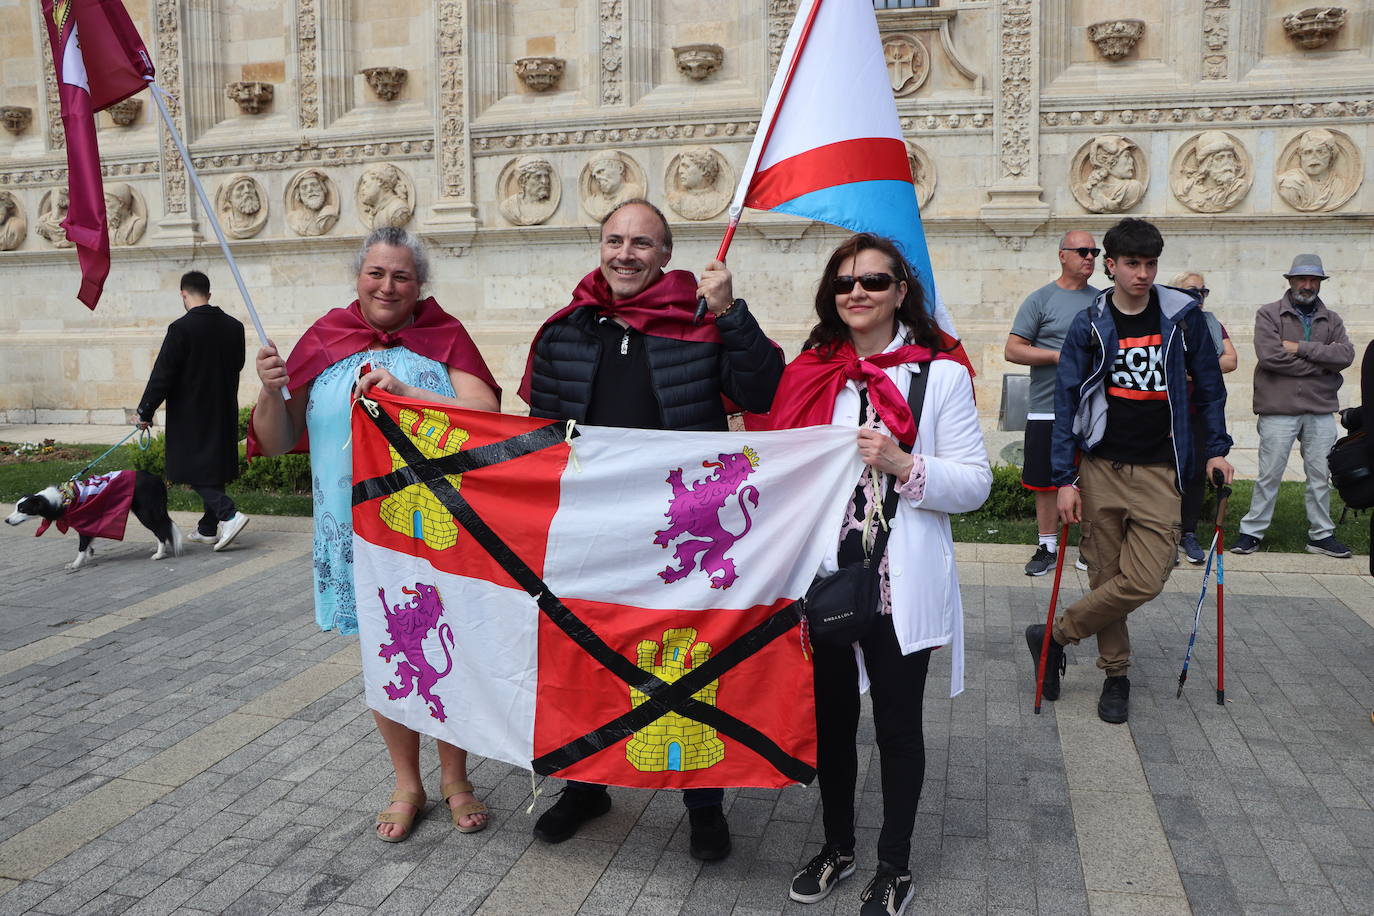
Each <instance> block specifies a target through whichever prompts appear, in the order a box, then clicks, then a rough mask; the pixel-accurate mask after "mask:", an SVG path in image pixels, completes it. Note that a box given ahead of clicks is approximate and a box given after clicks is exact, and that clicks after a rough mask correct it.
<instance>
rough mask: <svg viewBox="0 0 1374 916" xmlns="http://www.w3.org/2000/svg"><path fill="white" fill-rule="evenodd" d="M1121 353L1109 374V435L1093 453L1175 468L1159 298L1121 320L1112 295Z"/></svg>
mask: <svg viewBox="0 0 1374 916" xmlns="http://www.w3.org/2000/svg"><path fill="white" fill-rule="evenodd" d="M1107 307H1108V308H1109V309H1110V310H1111V315H1112V320H1113V321H1114V322H1115V323H1116V336H1117V341H1118V343H1117V351H1116V358H1115V359H1114V360H1113V361H1112V365H1111V368H1110V371H1109V372H1108V373H1107V378H1106V386H1107V429H1106V432H1105V433H1103V435H1102V441H1101V442H1099V443H1098V445H1097V448H1095V449H1093V450H1092V453H1093V454H1094V455H1096V456H1097V457H1099V458H1105V459H1107V460H1109V461H1120V462H1122V463H1124V464H1170V465H1171V464H1173V463H1174V443H1173V428H1172V425H1171V422H1170V412H1169V390H1168V386H1167V385H1166V384H1165V378H1164V337H1163V334H1162V333H1161V331H1160V329H1161V327H1162V315H1161V313H1160V310H1159V296H1158V295H1157V294H1156V293H1155V291H1154V290H1153V289H1152V290H1150V301H1149V304H1148V305H1146V306H1145V310H1144V311H1142V312H1141V313H1140V314H1138V315H1125V314H1122V313H1121V312H1120V311H1119V310H1118V309H1117V307H1116V305H1115V304H1113V302H1112V294H1111V293H1110V292H1109V293H1108V294H1107Z"/></svg>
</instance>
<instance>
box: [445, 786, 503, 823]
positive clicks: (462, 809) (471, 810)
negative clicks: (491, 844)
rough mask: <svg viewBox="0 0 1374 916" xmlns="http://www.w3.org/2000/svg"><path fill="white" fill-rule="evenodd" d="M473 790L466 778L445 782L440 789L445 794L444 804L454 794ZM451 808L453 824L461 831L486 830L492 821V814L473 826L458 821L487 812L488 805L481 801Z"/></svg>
mask: <svg viewBox="0 0 1374 916" xmlns="http://www.w3.org/2000/svg"><path fill="white" fill-rule="evenodd" d="M471 791H472V783H471V782H468V781H467V780H466V779H459V780H457V781H455V782H446V783H444V784H443V786H441V787H440V789H439V794H440V795H442V796H443V798H444V804H446V805H447V804H448V800H449V799H450V798H452V797H453V796H455V795H457V794H459V793H461V792H471ZM449 810H450V811H451V812H452V814H453V826H454V827H455V828H456V829H457V830H458V832H459V833H477V832H478V831H479V830H486V829H487V824H490V823H491V816H490V815H488V816H487V818H486V820H484V821H481V822H480V823H477V824H473V825H472V826H471V827H464V826H463V825H462V824H460V823H458V820H459V818H464V817H469V816H471V815H474V814H487V806H486V805H484V804H482V803H481V802H479V801H472V802H464V803H463V804H461V805H459V806H458V807H456V808H452V807H451V808H450V809H449Z"/></svg>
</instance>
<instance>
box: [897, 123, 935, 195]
mask: <svg viewBox="0 0 1374 916" xmlns="http://www.w3.org/2000/svg"><path fill="white" fill-rule="evenodd" d="M903 142H905V143H906V161H907V164H908V165H910V166H911V180H912V181H913V182H914V183H915V184H916V203H917V205H919V206H920V208H921V209H922V210H924V209H925V208H926V204H928V203H930V198H931V197H932V196H933V195H934V194H935V180H936V179H935V163H934V162H932V161H931V158H930V154H929V153H927V152H926V151H925V150H923V149H921V148H920V147H919V146H917V145H916V144H915V143H912V142H911V141H910V140H906V141H903Z"/></svg>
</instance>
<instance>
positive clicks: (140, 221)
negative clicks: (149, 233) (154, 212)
mask: <svg viewBox="0 0 1374 916" xmlns="http://www.w3.org/2000/svg"><path fill="white" fill-rule="evenodd" d="M105 219H106V221H107V222H108V223H109V226H110V244H111V245H133V244H135V243H136V242H137V241H138V240H139V239H141V238H143V233H144V231H145V230H146V229H147V228H148V206H147V205H146V204H145V203H144V202H143V195H142V194H140V193H138V191H136V190H134V186H133V185H130V184H124V183H122V182H121V183H119V184H107V185H105Z"/></svg>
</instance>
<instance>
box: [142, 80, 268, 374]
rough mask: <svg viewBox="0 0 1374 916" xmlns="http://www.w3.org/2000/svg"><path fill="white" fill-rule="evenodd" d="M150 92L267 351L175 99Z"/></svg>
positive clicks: (156, 87) (151, 83)
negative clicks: (171, 108) (170, 105)
mask: <svg viewBox="0 0 1374 916" xmlns="http://www.w3.org/2000/svg"><path fill="white" fill-rule="evenodd" d="M147 79H148V90H149V91H150V92H151V93H152V96H153V101H154V102H156V103H157V110H158V111H159V112H160V113H161V114H162V123H164V124H166V125H167V130H168V131H169V132H171V135H172V142H173V143H175V144H176V146H177V152H179V153H180V154H181V161H182V162H183V163H185V165H186V175H187V177H188V178H190V179H191V186H192V187H193V188H195V189H196V196H197V197H198V198H200V206H201V209H202V210H204V211H205V216H206V218H207V219H209V220H210V225H211V226H213V227H214V230H215V237H216V238H218V239H219V247H220V250H222V251H223V252H224V257H225V260H227V261H228V262H229V272H230V273H231V274H233V275H234V282H235V283H237V284H238V287H239V295H240V296H242V297H243V304H244V306H245V307H247V309H248V317H249V318H251V319H252V320H253V330H255V331H257V332H258V340H260V341H261V342H262V345H263V346H264V347H265V346H267V344H268V341H267V332H266V331H264V330H263V329H262V321H261V320H259V319H258V310H257V309H255V308H254V307H253V297H252V296H250V295H249V294H248V287H247V286H246V285H245V284H244V282H243V274H241V273H239V265H238V262H237V261H235V260H234V253H233V252H232V251H230V250H229V240H228V239H226V238H225V237H224V229H223V228H222V227H221V226H220V224H219V218H218V217H216V216H215V209H214V208H213V207H211V206H210V198H209V197H208V196H206V194H205V186H204V185H202V184H201V183H200V175H198V174H196V167H195V165H193V164H192V162H191V153H190V151H189V150H187V149H186V141H185V140H183V139H182V137H181V131H179V130H177V125H176V122H175V121H173V120H172V115H171V113H170V112H168V111H167V105H166V103H165V102H163V97H164V96H165V97H166V98H171V95H170V94H168V92H167V91H166V90H165V89H163V88H162V87H161V86H159V85H158V84H157V83H156V82H154V81H153V78H152V77H148V78H147ZM281 394H282V398H283V399H284V400H287V401H289V400H291V392H290V391H288V390H286V389H285V388H283V389H282V390H281Z"/></svg>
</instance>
